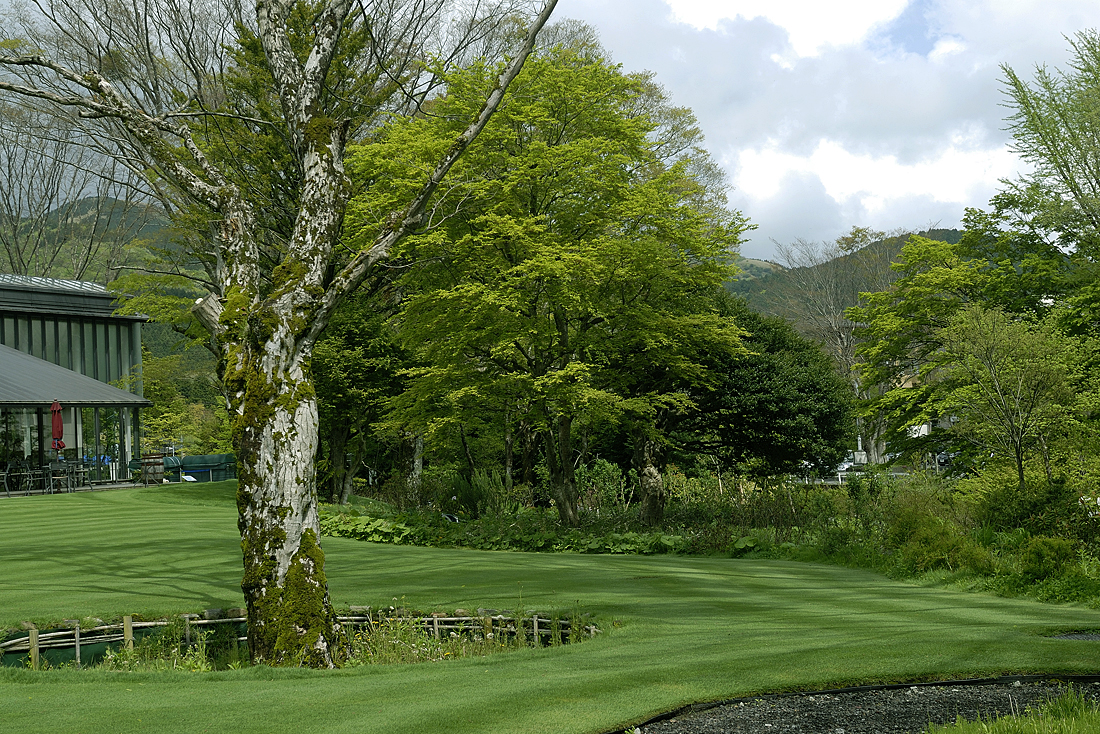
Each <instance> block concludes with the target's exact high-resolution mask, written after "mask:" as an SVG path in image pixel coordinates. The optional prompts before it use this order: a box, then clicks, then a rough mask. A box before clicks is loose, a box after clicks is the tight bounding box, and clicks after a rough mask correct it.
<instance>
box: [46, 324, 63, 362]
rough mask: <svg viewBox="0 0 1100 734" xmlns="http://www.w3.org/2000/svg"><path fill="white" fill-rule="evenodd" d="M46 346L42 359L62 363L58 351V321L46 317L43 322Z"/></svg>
mask: <svg viewBox="0 0 1100 734" xmlns="http://www.w3.org/2000/svg"><path fill="white" fill-rule="evenodd" d="M42 330H43V332H44V334H43V337H44V338H43V340H42V345H43V347H44V349H43V354H44V356H43V357H42V359H44V360H46V361H47V362H52V363H53V364H61V359H60V355H59V354H58V353H57V322H56V321H54V320H53V319H45V320H44V321H43V322H42Z"/></svg>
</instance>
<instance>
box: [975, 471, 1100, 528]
mask: <svg viewBox="0 0 1100 734" xmlns="http://www.w3.org/2000/svg"><path fill="white" fill-rule="evenodd" d="M959 487H960V491H962V492H963V493H964V494H966V495H967V496H968V497H969V498H971V500H972V502H973V504H974V507H975V511H976V513H977V515H978V521H979V522H980V523H981V524H983V525H989V526H990V527H992V528H993V529H994V530H1000V531H1009V530H1015V529H1016V528H1023V529H1025V530H1027V531H1028V533H1030V534H1031V535H1046V536H1061V537H1080V535H1081V534H1082V533H1087V532H1088V531H1087V528H1090V527H1091V526H1092V523H1091V520H1090V518H1089V516H1088V512H1087V510H1085V508H1084V507H1082V505H1081V502H1080V501H1079V496H1078V493H1077V491H1076V490H1075V489H1073V488H1072V487H1071V486H1070V485H1069V484H1067V483H1066V481H1065V479H1061V478H1055V479H1054V480H1053V481H1047V479H1046V477H1045V476H1038V477H1037V476H1034V475H1029V476H1027V477H1026V482H1025V488H1024V489H1023V490H1021V489H1020V486H1019V482H1018V480H1017V479H1016V476H1015V473H1014V472H1006V471H998V470H997V469H995V468H990V469H987V470H986V471H985V472H983V473H982V474H981V475H980V476H977V477H972V478H970V479H966V480H963V481H962V482H960V483H959Z"/></svg>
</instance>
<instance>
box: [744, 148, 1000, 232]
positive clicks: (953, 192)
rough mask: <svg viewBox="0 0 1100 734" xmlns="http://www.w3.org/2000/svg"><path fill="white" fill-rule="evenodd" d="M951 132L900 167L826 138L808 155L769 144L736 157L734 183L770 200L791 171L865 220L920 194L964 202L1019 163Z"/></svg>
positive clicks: (751, 195) (751, 194)
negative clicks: (939, 145) (943, 142)
mask: <svg viewBox="0 0 1100 734" xmlns="http://www.w3.org/2000/svg"><path fill="white" fill-rule="evenodd" d="M971 142H972V141H971V140H970V139H969V138H968V136H966V135H963V134H957V135H956V136H954V139H953V140H952V141H951V144H950V145H949V146H948V147H946V148H944V149H942V150H940V151H938V152H936V153H935V154H934V155H933V156H929V157H927V158H925V159H923V160H919V161H915V162H910V163H903V162H901V161H899V160H898V157H897V156H894V155H884V156H873V155H869V154H866V153H853V152H852V151H849V150H846V149H845V148H844V147H843V146H842V145H840V144H839V143H837V142H836V141H832V140H821V141H820V142H819V143H818V144H817V146H816V147H815V148H814V150H813V152H812V153H811V154H810V155H808V156H804V155H795V154H792V153H788V152H784V151H783V150H782V149H781V148H780V147H779V145H778V144H777V143H776V142H775V141H769V144H768V145H766V146H765V147H762V148H753V149H748V150H742V151H740V152H739V153H738V154H737V161H736V168H737V171H738V172H737V176H736V178H735V184H736V186H737V189H738V190H739V191H740V192H741V194H742V195H743V196H745V197H747V198H749V199H750V200H754V199H755V200H762V199H770V198H773V197H775V196H776V195H777V194H778V193H779V190H780V189H781V187H782V186H783V184H784V181H785V180H787V178H788V177H789V176H790V175H791V174H792V173H799V174H810V175H813V176H815V177H816V178H817V179H818V180H820V181H821V184H822V186H823V188H824V191H825V193H826V194H828V195H829V196H830V197H832V198H833V199H834V200H835V201H837V202H851V203H854V204H857V205H858V206H859V209H860V210H862V211H863V212H864V213H865V214H867V215H869V216H874V215H876V214H878V213H879V212H881V211H882V210H884V209H885V208H887V206H888V205H889V204H890V203H891V202H892V201H895V200H898V199H904V198H907V197H912V196H926V197H928V198H929V199H930V200H933V201H941V202H966V201H970V200H971V199H972V198H973V196H974V193H975V191H977V190H985V189H987V188H988V187H989V184H990V183H991V182H995V181H997V180H999V179H1001V178H1006V177H1010V176H1012V175H1013V174H1014V173H1015V172H1016V171H1017V170H1018V168H1019V160H1018V159H1017V158H1016V156H1015V155H1013V154H1012V153H1010V152H1009V151H1008V149H1007V148H1005V147H1001V148H994V149H986V148H980V147H977V148H976V147H974V146H973V145H971Z"/></svg>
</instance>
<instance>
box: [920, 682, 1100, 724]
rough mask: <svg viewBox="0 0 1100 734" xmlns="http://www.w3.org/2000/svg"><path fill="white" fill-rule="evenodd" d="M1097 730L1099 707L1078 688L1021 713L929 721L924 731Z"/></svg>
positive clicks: (1099, 721) (1099, 716) (1099, 719)
mask: <svg viewBox="0 0 1100 734" xmlns="http://www.w3.org/2000/svg"><path fill="white" fill-rule="evenodd" d="M1098 731H1100V708H1098V707H1097V705H1096V703H1095V702H1094V701H1092V700H1090V699H1089V698H1087V697H1085V696H1084V694H1082V693H1081V692H1080V691H1077V690H1075V689H1072V688H1071V689H1069V690H1068V691H1066V692H1065V693H1063V694H1062V695H1061V696H1059V697H1058V698H1056V699H1053V700H1052V701H1050V702H1048V703H1046V704H1044V705H1042V706H1039V707H1037V708H1035V709H1028V710H1026V711H1025V712H1024V713H1023V714H1022V715H1018V716H1005V717H1002V718H1000V719H993V720H987V721H963V720H961V719H960V720H959V721H957V722H956V723H954V724H948V725H946V726H937V725H935V724H932V725H930V726H929V727H928V728H927V729H926V730H925V732H926V734H1094V733H1095V732H1098Z"/></svg>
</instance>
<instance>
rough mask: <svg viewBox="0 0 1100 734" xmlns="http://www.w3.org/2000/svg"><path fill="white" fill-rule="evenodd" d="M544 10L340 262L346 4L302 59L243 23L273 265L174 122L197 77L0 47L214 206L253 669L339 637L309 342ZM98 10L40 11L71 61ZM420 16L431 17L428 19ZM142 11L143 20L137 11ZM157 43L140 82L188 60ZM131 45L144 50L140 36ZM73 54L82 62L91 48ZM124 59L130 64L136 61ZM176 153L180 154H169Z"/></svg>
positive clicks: (242, 208) (310, 658)
mask: <svg viewBox="0 0 1100 734" xmlns="http://www.w3.org/2000/svg"><path fill="white" fill-rule="evenodd" d="M556 4H557V3H556V0H546V2H545V3H544V5H543V8H542V10H541V12H540V13H539V15H538V17H537V18H536V19H535V21H534V23H533V24H532V25H531V27H530V28H529V30H528V32H527V34H526V36H525V38H524V40H523V44H522V46H521V48H519V49H517V52H516V53H515V54H514V55H513V58H512V60H511V62H510V63H509V64H508V65H507V67H506V68H505V69H504V70H503V72H502V73H501V74H500V76H499V77H498V78H497V83H496V85H495V87H494V88H493V89H492V90H491V91H490V93H489V96H488V97H487V99H486V101H485V104H484V105H483V106H482V108H481V110H480V111H479V112H478V113H477V116H476V119H474V120H473V121H472V122H471V123H470V124H469V126H468V127H467V128H466V129H465V130H464V131H463V132H462V133H461V134H460V135H459V136H458V137H457V138H456V139H455V141H454V142H453V144H452V145H450V146H449V147H448V148H447V150H446V152H445V153H444V154H443V156H442V157H441V158H440V159H439V160H438V161H437V162H436V164H435V165H434V167H433V168H432V169H431V171H430V173H429V175H428V177H427V180H426V181H425V182H424V184H423V186H422V187H421V188H420V189H419V190H418V191H417V192H416V193H415V194H414V195H413V196H412V198H411V199H410V200H409V201H408V202H407V204H406V205H405V206H404V207H403V208H401V209H399V210H397V211H394V212H392V213H391V215H390V216H389V217H388V218H387V220H386V224H385V226H384V227H383V228H382V230H381V231H380V233H379V234H378V235H377V238H376V239H375V241H374V243H373V244H372V245H370V246H369V247H366V248H364V249H363V250H361V251H360V252H358V253H357V254H355V255H354V256H353V257H352V258H351V260H350V262H348V263H347V264H346V265H344V266H343V267H342V268H341V267H340V266H339V263H338V260H340V259H342V257H341V258H337V257H335V256H334V250H335V248H336V246H337V244H338V243H339V242H340V235H341V225H342V221H343V215H344V209H345V204H346V201H347V196H348V192H349V185H348V182H347V179H346V176H345V175H344V163H343V157H344V144H345V141H346V138H347V134H348V131H349V128H350V126H351V125H352V124H353V122H354V120H353V118H356V117H362V116H363V114H364V113H365V112H367V110H364V109H362V108H360V109H359V110H358V112H357V111H355V110H352V111H351V112H350V116H347V117H343V118H341V119H334V118H332V117H330V116H329V115H330V114H335V113H334V112H333V110H332V109H331V107H332V106H331V105H330V106H329V107H328V108H326V103H325V96H326V94H328V91H326V90H331V89H332V87H330V86H329V79H328V74H329V68H330V64H331V62H332V60H333V58H334V56H335V54H336V51H337V48H338V46H339V42H340V40H341V38H342V37H343V34H344V32H345V30H346V24H347V23H348V22H349V17H357V16H351V15H350V14H351V11H352V7H353V3H352V1H351V0H327V1H326V2H320V3H318V4H317V6H318V7H317V8H315V11H314V14H313V17H312V26H311V32H312V34H313V35H312V39H313V40H312V47H311V48H310V49H309V50H308V54H307V55H306V57H305V58H304V59H303V58H302V55H301V49H298V48H295V45H294V44H293V43H292V42H291V38H292V35H293V31H292V29H291V27H290V26H291V25H292V24H291V23H290V22H289V20H288V19H289V17H290V15H291V12H292V10H293V8H294V4H293V3H291V2H284V1H283V0H257V2H256V3H255V5H254V7H255V12H256V16H255V20H256V25H255V30H256V32H257V34H258V37H259V39H260V41H261V44H262V46H263V50H264V55H265V58H266V62H267V71H269V72H270V73H271V77H272V81H273V83H274V87H275V89H276V91H277V93H278V97H279V102H280V107H281V113H282V117H283V121H284V122H285V123H286V126H287V131H288V133H289V135H288V139H287V144H288V145H289V148H290V150H291V152H292V153H293V154H294V156H295V157H296V158H297V159H298V160H299V161H300V163H301V172H302V181H301V186H300V196H299V200H298V211H297V212H296V213H295V221H294V231H293V233H292V235H291V237H290V238H289V240H288V241H287V242H285V243H283V244H285V252H283V253H282V257H281V260H280V262H279V264H278V265H277V266H276V267H274V268H271V269H268V268H267V267H266V265H262V263H261V261H262V260H263V258H261V256H260V243H259V242H258V241H257V239H256V238H257V236H258V235H257V229H258V228H257V222H256V217H255V216H254V212H255V210H254V209H253V208H252V204H251V202H249V201H247V200H246V199H245V197H244V196H243V195H242V192H241V191H240V190H239V189H238V188H237V186H236V185H234V184H233V183H232V180H231V179H232V176H227V175H226V173H225V171H223V170H221V169H220V168H219V166H218V163H217V161H215V160H212V159H211V158H209V157H208V156H207V154H206V153H205V152H204V150H203V148H202V147H201V145H200V142H201V141H199V142H197V141H196V139H195V138H194V137H193V136H192V134H191V132H190V129H189V128H188V127H187V126H185V125H182V124H178V119H179V118H177V116H176V114H177V113H178V112H179V110H178V109H177V105H178V104H179V99H184V100H186V99H205V94H204V91H205V89H206V83H205V81H204V82H203V84H202V86H201V88H196V89H194V90H186V91H185V93H183V94H182V96H180V97H179V99H177V95H176V92H177V91H179V90H176V89H175V88H174V87H173V86H172V85H173V84H175V83H176V82H177V81H179V80H178V79H175V78H174V77H173V78H171V79H169V78H168V77H166V78H165V79H160V78H155V79H153V80H152V82H151V83H150V82H149V80H147V79H145V78H144V77H139V78H138V79H133V78H131V79H127V78H126V75H125V73H123V72H124V70H123V71H120V72H119V73H120V79H121V81H122V83H121V84H119V85H118V86H116V85H115V84H114V83H113V82H112V81H111V80H109V79H108V78H107V77H105V76H104V75H103V74H101V73H100V72H99V71H97V70H96V69H94V68H91V69H81V68H76V69H70V68H66V67H65V66H63V65H61V64H59V63H57V62H55V61H53V60H50V59H46V58H43V57H41V56H39V55H33V56H25V55H17V54H15V53H14V52H13V49H7V50H5V51H4V52H3V53H0V65H2V66H3V68H4V69H5V70H6V71H7V72H9V73H12V72H13V70H14V71H15V72H17V73H18V75H23V76H25V77H27V78H24V79H15V80H12V79H11V78H10V76H8V75H5V76H4V77H3V78H0V90H4V91H7V92H10V93H13V94H18V95H22V96H24V97H26V98H33V99H37V100H40V101H44V102H48V103H50V104H52V105H56V106H57V107H59V108H76V110H77V111H79V112H80V117H81V119H86V120H96V121H98V120H105V119H106V120H108V121H109V122H110V125H111V126H110V127H109V128H100V129H99V130H98V132H97V133H96V136H98V135H99V134H100V133H103V134H105V135H106V138H105V140H106V141H107V142H106V143H104V146H105V148H111V149H113V148H114V147H115V145H116V144H118V146H119V147H118V149H119V151H120V152H119V153H118V155H119V160H120V161H122V162H123V163H124V165H126V166H127V167H130V168H133V169H134V170H140V171H143V172H147V173H148V175H149V176H150V177H151V178H152V179H154V180H155V182H156V183H155V184H154V188H156V189H157V190H158V191H169V190H170V192H174V194H173V193H164V196H165V197H167V198H172V197H173V196H174V195H177V194H183V195H184V198H186V199H187V201H188V202H189V205H190V204H193V203H201V204H202V205H203V206H205V207H206V208H207V209H208V210H209V211H210V212H211V213H212V214H214V216H213V217H212V219H213V220H214V221H216V222H217V225H216V232H215V234H214V237H213V242H212V243H210V245H211V247H210V249H209V251H207V250H204V251H203V252H202V253H201V254H202V256H203V257H204V258H205V259H204V260H203V261H204V263H206V264H207V265H208V266H209V272H208V273H207V275H208V276H209V278H208V281H207V282H209V283H211V284H212V287H213V289H214V290H215V291H216V292H215V293H212V294H211V295H210V297H208V298H206V299H204V300H203V301H202V303H201V304H200V305H199V306H198V307H197V308H196V309H195V315H196V316H197V317H198V318H199V319H200V321H202V323H203V325H204V326H206V327H207V328H208V329H209V330H210V333H211V336H212V338H213V341H214V343H215V348H216V350H217V351H218V353H219V354H220V355H221V357H222V363H221V364H222V371H223V375H222V377H223V380H224V384H225V388H226V392H227V398H228V401H229V407H230V409H231V419H232V423H233V439H234V445H235V448H236V450H237V460H238V477H239V482H238V490H237V508H238V512H239V517H238V527H239V528H240V532H241V547H242V550H243V556H244V577H243V580H242V582H241V586H242V589H243V590H244V595H245V600H246V602H247V605H248V622H249V647H250V651H251V655H252V659H253V661H254V662H264V663H269V664H288V665H291V664H292V665H309V666H331V665H333V664H334V663H336V662H338V659H339V654H338V640H339V632H340V630H339V627H338V626H337V624H336V619H335V615H334V613H333V610H332V606H331V604H330V603H329V596H328V589H327V586H326V583H325V573H324V554H323V553H322V552H321V548H320V545H319V543H318V540H319V537H320V532H319V527H318V515H317V488H316V474H315V458H316V451H317V440H318V438H317V431H318V427H317V403H316V398H315V396H314V391H313V385H312V383H311V380H310V376H309V374H308V364H309V358H310V354H311V351H312V348H313V344H314V343H316V341H317V339H318V338H319V337H320V335H321V332H322V331H323V330H324V329H325V327H326V325H327V324H328V322H329V319H330V318H331V316H332V313H333V311H334V310H335V309H336V308H337V307H338V306H339V305H340V303H341V301H342V300H343V299H344V298H345V297H346V296H347V295H348V294H349V293H351V292H353V291H354V290H355V289H356V288H358V287H359V286H360V285H361V284H362V283H363V281H364V280H365V278H366V277H367V274H368V273H369V272H370V271H371V269H372V268H373V267H374V266H375V265H376V264H377V263H378V262H380V261H384V260H385V259H387V258H388V257H389V254H390V252H391V249H392V248H393V247H394V246H395V245H396V244H397V243H398V242H400V241H401V239H402V238H403V237H405V236H407V235H408V234H409V233H411V232H413V231H415V230H416V229H417V228H418V227H420V226H421V224H422V222H423V218H424V212H425V211H426V209H427V207H428V204H429V202H430V201H431V200H432V197H433V196H434V194H435V192H436V190H437V189H438V187H439V185H440V183H441V182H442V181H443V179H444V177H445V176H446V175H447V173H448V172H449V171H450V169H451V168H452V166H453V165H454V164H455V162H456V161H457V160H458V158H459V156H461V155H462V153H463V151H465V150H466V148H467V147H468V146H469V145H470V143H471V142H472V141H473V140H474V139H475V138H476V137H477V136H478V135H479V134H480V132H481V131H482V130H483V129H484V128H485V125H486V124H488V122H489V119H490V117H491V116H492V115H493V113H494V111H495V110H496V109H497V108H498V107H499V105H500V103H501V100H502V99H503V97H504V92H505V90H506V89H507V88H508V85H509V84H510V83H511V82H512V80H514V79H515V78H516V76H517V75H518V74H519V72H520V69H521V68H522V67H523V63H524V61H525V60H526V58H527V56H528V54H530V52H531V50H532V49H533V48H534V45H535V39H536V36H537V34H538V32H539V30H540V29H541V28H542V27H543V25H544V24H545V23H546V21H547V20H548V19H549V16H550V13H551V12H552V11H553V9H554V7H555V5H556ZM154 5H155V4H154ZM97 10H98V8H97ZM364 12H366V11H364ZM382 12H385V11H384V10H383V11H382ZM111 13H112V10H111V7H110V6H109V5H108V6H104V8H103V10H102V13H101V14H100V15H98V16H97V15H95V14H91V15H88V14H81V13H77V15H79V23H78V27H79V31H78V32H77V33H75V34H74V33H73V32H71V30H69V29H66V27H65V23H67V22H68V18H67V14H61V15H57V16H51V17H50V18H49V20H50V21H51V22H53V23H56V24H58V26H59V30H61V31H62V37H65V38H69V39H76V40H75V41H74V43H75V44H77V46H78V52H77V53H76V54H75V55H73V58H75V59H78V64H79V65H81V66H82V65H83V64H85V63H86V61H85V60H84V58H83V56H84V54H83V52H82V51H81V50H80V49H79V43H80V40H79V38H78V36H79V37H81V38H82V37H85V36H87V37H89V38H93V39H96V38H99V37H100V31H99V30H97V24H105V23H109V22H111V21H112V16H111ZM185 15H186V11H185V12H184V13H183V15H178V16H173V15H172V12H168V14H167V16H162V17H168V18H172V17H180V18H182V17H184V16H185ZM86 16H87V17H86ZM423 17H424V18H425V19H430V18H431V17H433V16H432V14H431V13H430V12H427V14H426V15H424V16H423ZM141 18H142V20H143V21H144V20H145V17H144V15H142V16H141ZM188 19H189V20H193V18H188ZM363 20H364V22H366V24H367V25H366V26H364V25H363V24H360V25H359V27H360V28H363V27H370V24H369V19H366V18H364V19H363ZM150 25H151V26H153V27H158V28H161V29H163V28H165V27H167V26H164V25H160V24H158V22H157V21H156V20H155V19H154V21H153V22H152V23H151V24H146V25H145V31H144V32H145V33H148V29H149V27H150ZM103 27H104V26H103V25H100V26H99V28H100V29H102V28H103ZM172 27H176V26H175V25H173V26H172ZM179 27H185V26H184V25H180V26H179ZM188 27H189V26H188ZM422 30H423V29H422V28H413V29H412V33H413V35H414V36H417V34H419V33H421V31H422ZM86 31H90V34H89V33H86ZM162 33H163V30H162ZM123 37H125V36H123ZM140 40H141V39H139V41H140ZM395 40H396V39H395ZM161 41H163V38H162V39H160V41H158V42H157V43H159V45H157V43H153V39H152V38H151V37H146V38H144V42H146V43H149V44H150V47H151V48H153V50H152V51H151V52H150V53H149V54H145V53H144V51H143V52H142V53H140V54H138V56H141V57H142V58H145V57H146V56H150V57H151V58H153V59H154V61H153V62H151V65H150V66H147V67H145V70H146V71H147V72H149V73H152V74H153V75H154V76H156V74H157V69H158V68H160V67H162V66H163V67H164V68H168V67H171V66H172V64H173V63H176V62H179V61H180V59H178V58H177V59H171V58H169V59H162V58H160V57H159V56H157V54H158V53H160V52H161V51H162V50H166V49H168V48H169V46H171V48H172V49H173V50H174V51H180V50H181V49H184V51H185V53H183V56H184V57H186V61H187V64H191V63H193V62H194V61H195V59H194V58H193V57H192V54H193V53H195V52H198V51H200V49H198V47H196V46H189V45H187V41H186V40H180V43H181V44H183V46H178V47H177V46H174V45H172V44H168V45H165V44H164V43H162V42H161ZM402 42H405V40H404V39H402ZM139 46H140V48H142V49H146V45H145V43H139ZM32 47H33V44H32ZM89 48H90V47H89ZM85 50H88V49H85ZM413 50H414V51H415V47H414V48H413ZM87 58H89V59H94V58H96V57H95V55H94V54H93V55H91V56H88V57H87ZM200 62H201V64H202V66H200V67H199V68H201V69H202V75H205V74H206V69H208V67H207V66H206V65H205V64H206V62H205V61H203V60H201V59H200ZM135 68H137V71H138V73H139V74H140V73H142V67H141V66H140V64H139V65H138V66H137V67H135ZM183 68H188V67H187V66H186V65H185V66H184V67H183ZM18 82H22V83H18ZM138 82H140V83H138ZM162 83H163V84H164V85H165V86H164V90H165V91H166V94H165V98H166V100H168V101H170V106H163V107H162V108H161V109H151V108H148V104H149V103H154V104H155V103H156V100H155V97H156V95H155V94H151V93H149V90H150V89H151V88H160V86H161V84H162ZM135 88H139V89H141V90H143V92H142V95H141V96H140V97H139V98H134V97H131V96H128V95H129V94H130V90H132V89H135ZM169 91H170V92H171V93H168V92H169ZM345 102H346V101H341V103H340V105H338V106H343V105H344V104H345ZM352 106H353V107H354V105H352ZM170 112H171V113H173V114H169V113H170ZM366 116H367V117H368V118H372V117H373V115H370V114H368V115H366ZM96 139H99V138H98V137H97V138H96ZM183 151H186V154H187V155H188V156H189V158H190V160H189V161H186V162H185V161H184V160H183V159H182V158H181V153H182V152H183ZM162 187H164V188H163V189H162ZM280 249H282V248H280ZM188 254H189V255H192V256H193V255H195V254H196V253H193V252H192V253H188ZM262 270H263V271H264V272H261V271H262Z"/></svg>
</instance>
